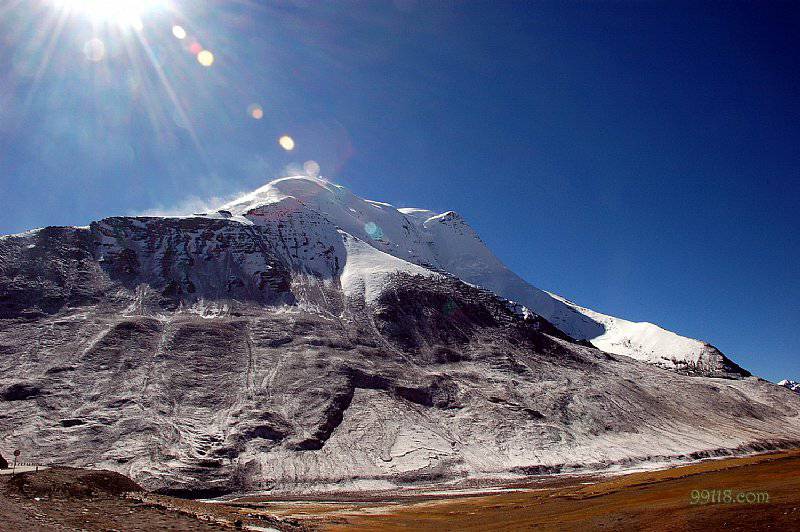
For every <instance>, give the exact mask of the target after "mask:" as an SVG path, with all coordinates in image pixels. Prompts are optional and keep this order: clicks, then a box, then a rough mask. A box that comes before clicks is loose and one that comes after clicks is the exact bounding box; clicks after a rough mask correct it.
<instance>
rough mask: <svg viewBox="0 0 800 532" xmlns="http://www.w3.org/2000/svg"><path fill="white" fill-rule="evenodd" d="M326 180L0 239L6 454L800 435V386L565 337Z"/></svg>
mask: <svg viewBox="0 0 800 532" xmlns="http://www.w3.org/2000/svg"><path fill="white" fill-rule="evenodd" d="M282 183H283V184H282ZM285 186H290V187H296V188H297V190H295V191H294V192H295V194H294V195H292V194H287V193H286V192H287V190H285V189H284V190H283V191H281V190H279V189H280V188H282V187H285ZM317 187H323V184H321V182H318V181H316V180H300V179H294V180H285V181H282V182H280V183H278V185H277V186H273V187H271V189H270V191H268V194H271V195H272V197H270V198H267V199H268V200H267V201H264V198H263V196H264V191H263V190H262V191H261V192H259V193H258V195H260V196H261V197H260V198H259V199H254V198H252V197H251V198H249V199H248V198H245V199H244V200H243V201H242V202H237V203H236V204H234V205H229V206H227V208H225V209H222V210H221V211H220V212H217V213H213V214H211V213H210V214H205V215H202V216H192V217H187V218H136V217H118V218H109V219H106V220H101V221H99V222H96V223H93V224H91V225H90V226H89V227H85V228H75V227H52V228H46V229H42V230H37V231H31V232H29V233H25V234H22V235H13V236H6V237H0V405H2V408H0V445H2V447H3V448H7V449H13V448H19V449H21V450H22V451H23V455H24V456H25V457H27V459H28V460H31V461H41V462H59V463H65V464H72V465H86V464H94V465H98V466H103V467H106V468H112V469H116V470H118V471H120V472H123V473H125V474H128V475H129V476H131V477H132V478H134V479H135V480H136V481H137V482H138V483H140V484H142V485H143V486H145V487H147V488H160V489H169V490H193V491H194V492H195V493H220V492H225V491H229V490H257V489H274V490H282V491H302V490H311V489H316V490H331V489H362V488H363V489H366V488H381V487H390V486H397V485H407V484H414V483H419V482H445V481H454V480H458V479H464V478H486V477H493V478H494V477H498V478H510V477H513V476H515V475H525V474H535V473H542V472H554V471H561V470H570V469H573V468H604V467H609V466H612V465H626V464H631V463H635V462H638V461H642V460H647V461H654V460H655V461H658V460H666V459H668V458H670V457H676V456H693V457H701V456H708V455H711V454H724V453H729V452H734V451H740V452H741V451H746V450H753V449H764V448H771V447H779V446H788V445H796V444H797V443H798V441H800V397H798V395H796V394H793V393H790V392H789V391H788V390H785V389H784V388H782V387H777V386H775V385H773V384H771V383H768V382H766V381H763V380H760V379H757V378H755V377H749V376H747V374H746V372H744V371H741V370H739V369H738V368H737V367H735V366H734V365H730V363H728V362H725V360H726V359H724V358H717V359H716V360H717V362H715V364H716V365H714V366H709V368H710V370H708V371H701V372H698V371H695V372H686V373H679V372H675V371H666V370H664V369H662V368H659V367H657V366H654V365H652V364H649V363H644V362H641V361H639V360H636V359H634V358H630V357H628V356H621V355H617V354H613V353H609V352H605V351H601V350H600V349H597V348H595V347H593V346H592V344H590V343H588V342H586V341H581V342H579V341H576V340H575V339H574V338H573V337H571V336H570V335H568V334H566V333H565V332H562V329H561V328H557V327H556V326H554V325H553V324H552V323H551V321H549V320H547V319H545V318H544V317H542V316H541V315H540V314H537V313H535V312H532V311H531V310H529V309H527V308H524V307H521V306H520V305H519V304H514V303H510V302H509V301H507V300H506V299H502V298H500V297H498V296H497V295H495V294H494V293H492V292H490V291H488V290H485V289H482V288H479V287H476V286H473V285H470V284H466V283H464V282H463V281H462V280H460V279H459V278H458V277H457V276H456V275H453V274H452V272H449V271H448V270H447V269H446V268H444V267H443V266H446V264H443V260H442V259H441V257H443V256H446V257H452V256H453V253H454V252H455V251H457V250H453V251H452V252H445V251H442V246H444V244H443V243H442V242H443V240H441V239H439V240H437V239H433V240H431V237H430V233H425V232H423V231H422V230H421V229H419V227H418V226H417V225H415V222H413V220H411V218H410V217H409V215H407V214H404V213H401V212H400V211H397V210H396V209H393V208H391V207H389V206H386V205H384V204H376V203H369V202H368V204H369V205H370V207H363V205H362V207H363V208H365V209H371V210H369V211H367V212H365V213H362V214H361V216H362V218H360V220H364V219H371V220H376V219H377V220H378V221H367V222H365V223H362V224H361V225H358V224H355V223H354V224H351V225H347V224H346V223H344V222H341V221H337V222H334V221H332V220H331V218H332V217H333V216H331V213H330V212H329V211H330V210H332V208H330V207H325V205H326V203H324V202H323V201H322V200H319V201H318V202H317V203H315V200H314V198H313V196H309V190H312V191H314V190H318V189H317ZM330 187H332V188H330ZM323 188H325V190H327V191H328V192H331V191H332V190H333V191H335V190H338V189H337V188H336V187H335V186H334V185H329V184H324V187H323ZM331 193H332V194H333V193H334V192H331ZM319 194H320V195H325V194H326V193H323V192H319ZM343 194H345V193H343ZM298 196H302V197H303V199H300V198H298ZM326 197H327V196H326ZM348 197H349V196H346V195H345V196H343V197H342V198H341V200H343V201H344V204H345V205H347V204H348V202H350V201H351V200H348V199H347V198H348ZM325 201H327V200H325ZM349 204H350V205H353V203H349ZM334 205H336V204H334ZM356 205H359V204H357V203H356ZM337 208H338V207H337ZM345 208H346V209H350V208H352V209H354V210H355V209H356V208H355V207H353V206H350V207H347V206H346V207H345ZM360 208H361V207H360ZM372 209H374V212H373V210H372ZM375 213H380V214H375ZM368 215H369V216H368ZM390 218H392V219H394V218H396V219H397V221H398V222H399V223H400V225H399V226H395V225H392V224H390V223H388V221H387V220H389V219H390ZM434 218H435V217H434ZM429 219H430V218H426V223H427V220H429ZM441 219H443V220H455V216H453V215H444V216H443V217H442V218H441ZM359 223H360V221H359ZM434 223H440V222H438V221H435V222H434ZM370 224H372V225H370ZM398 227H399V229H398ZM434 227H437V226H434ZM437 230H438V229H437ZM460 230H461V231H463V232H465V233H466V232H467V230H466V229H464V228H463V226H462V229H460ZM431 231H433V229H431ZM447 231H449V229H447ZM403 234H406V237H404V238H405V240H402V241H401V240H400V239H399V237H400V236H402V235H403ZM416 241H418V242H419V246H418V247H414V246H411V245H409V244H412V243H413V242H416ZM398 242H402V244H403V247H405V246H406V245H409V247H408V248H407V249H406V250H405V252H406V253H407V254H408V255H409V257H408V258H409V260H404V259H402V258H400V255H402V253H403V250H402V249H401V247H400V246H399V244H398ZM431 242H433V243H437V242H439V244H437V245H435V246H431V245H430V243H431ZM437 257H438V258H437ZM431 261H434V262H431ZM477 267H478V266H476V268H477ZM554 300H555V299H554ZM715 356H717V355H715ZM718 357H721V355H718ZM706 369H708V368H706ZM198 490H202V491H198Z"/></svg>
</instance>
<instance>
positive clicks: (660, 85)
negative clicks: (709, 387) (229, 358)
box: [0, 0, 800, 380]
mask: <svg viewBox="0 0 800 532" xmlns="http://www.w3.org/2000/svg"><path fill="white" fill-rule="evenodd" d="M15 3H17V2H10V1H8V0H0V6H2V7H0V46H2V48H1V49H0V51H2V53H0V198H2V200H1V203H0V206H1V207H2V208H0V233H2V234H5V233H12V232H19V231H22V230H25V229H28V228H32V227H39V226H44V225H53V224H85V223H87V222H89V221H90V220H93V219H98V218H101V217H103V216H109V215H116V214H130V213H141V212H145V211H148V210H151V209H162V210H170V209H174V208H178V209H191V208H194V207H195V204H197V205H198V206H199V205H200V204H201V203H202V200H205V201H211V202H213V201H214V198H226V197H229V196H230V195H231V194H234V193H236V192H240V191H246V190H249V189H252V188H255V187H257V186H259V185H261V184H263V183H264V182H266V181H268V180H270V179H272V178H274V177H279V176H281V175H283V174H284V173H285V172H286V171H287V169H289V168H291V167H300V165H302V163H303V162H304V161H307V160H311V159H313V160H316V161H318V162H319V164H320V166H321V167H322V174H323V175H324V176H325V177H328V178H329V179H331V180H333V181H337V182H339V183H341V184H344V185H346V186H348V187H349V188H351V189H352V190H353V191H354V192H355V193H357V194H359V195H362V196H365V197H367V198H371V199H378V200H382V201H388V202H391V203H393V204H395V205H397V206H416V207H427V208H431V209H437V210H449V209H453V210H457V211H459V212H460V213H462V214H463V215H464V216H465V217H466V218H467V219H468V220H469V221H470V223H471V224H472V225H473V226H474V227H475V228H476V229H477V230H478V232H479V233H480V234H481V236H482V237H483V239H484V240H485V241H486V242H487V243H488V244H489V245H490V246H491V247H492V249H493V250H494V251H495V252H496V253H497V255H498V256H500V258H502V259H503V260H504V261H505V262H506V263H507V264H508V265H509V266H510V267H511V268H512V269H514V270H515V271H517V272H518V273H519V274H521V275H522V276H523V277H525V278H526V279H528V280H529V281H531V282H532V283H533V284H535V285H536V286H539V287H541V288H545V289H548V290H552V291H555V292H558V293H560V294H562V295H564V296H566V297H568V298H570V299H572V300H574V301H576V302H579V303H581V304H583V305H586V306H589V307H591V308H594V309H596V310H599V311H602V312H606V313H610V314H614V315H618V316H621V317H625V318H628V319H633V320H646V321H652V322H656V323H659V324H661V325H662V326H664V327H667V328H669V329H672V330H675V331H677V332H679V333H682V334H685V335H688V336H692V337H697V338H702V339H705V340H707V341H709V342H711V343H713V344H715V345H716V346H717V347H719V348H720V349H722V350H723V351H724V352H725V353H727V354H728V355H729V356H731V357H732V358H734V359H735V360H736V361H737V362H739V363H741V364H742V365H744V366H745V367H747V368H749V369H751V370H752V371H754V372H755V373H757V374H759V375H761V376H764V377H766V378H769V379H775V380H777V379H780V378H785V377H790V378H791V377H794V378H800V266H798V264H800V236H799V235H800V213H798V211H800V182H799V181H798V180H799V179H800V74H799V72H800V54H798V50H800V4H798V3H796V2H795V3H787V4H777V3H768V2H758V3H752V4H747V3H714V4H715V5H713V6H704V7H698V5H697V4H700V3H698V2H691V3H686V4H679V3H675V2H671V3H669V4H667V3H658V2H636V3H626V2H613V3H612V2H609V3H605V2H584V3H546V2H504V1H499V0H490V1H485V2H478V1H464V2H454V3H451V2H444V1H435V0H396V1H395V2H390V1H389V2H379V1H372V0H370V1H363V2H343V1H337V2H331V3H327V4H325V5H319V3H318V2H315V1H311V0H298V1H281V2H246V1H245V2H243V1H238V2H232V1H227V2H226V1H218V2H200V1H199V0H198V1H189V0H187V1H183V2H180V1H178V0H175V1H174V2H173V6H174V8H175V11H173V12H165V11H163V10H162V11H154V12H152V13H148V14H147V15H145V16H143V23H144V29H143V31H142V34H141V35H142V40H143V41H144V42H147V43H148V44H149V45H150V53H149V54H148V53H147V52H146V51H145V49H144V46H143V44H142V42H141V41H139V40H138V39H136V38H135V37H134V36H133V34H130V32H129V34H128V36H127V37H125V36H123V35H122V34H120V32H118V31H111V30H108V28H106V27H104V26H103V24H95V25H94V27H93V25H92V24H90V23H89V22H88V21H87V19H86V17H84V16H81V15H79V14H74V15H73V16H71V17H69V18H68V19H67V20H66V21H65V23H64V25H63V27H62V29H61V31H60V32H56V31H55V30H54V28H55V27H56V26H57V25H56V24H55V20H54V18H53V16H52V15H53V14H54V8H53V7H52V6H51V5H48V2H47V1H46V0H41V2H37V1H36V0H31V1H30V2H27V1H26V2H21V4H22V5H18V6H16V7H13V4H15ZM48 17H49V18H48ZM173 24H181V25H183V26H184V27H185V28H186V29H187V30H188V32H189V35H190V36H189V38H187V39H186V40H185V41H178V40H177V39H176V38H175V37H173V35H172V33H171V27H172V25H173ZM93 36H94V37H97V38H99V39H101V40H102V41H103V42H104V44H105V48H106V53H105V56H104V57H103V59H102V60H101V61H100V62H97V63H95V62H91V61H88V60H87V58H86V56H85V54H84V43H86V42H87V41H88V40H89V39H91V38H92V37H93ZM191 39H197V40H198V42H199V44H201V45H202V46H204V47H207V48H208V49H210V50H211V51H213V52H214V54H215V56H216V61H215V63H214V64H213V65H212V66H211V67H210V68H204V67H203V66H201V65H200V64H199V63H198V62H197V61H196V60H195V57H194V56H193V55H192V54H191V53H189V52H188V51H186V50H185V49H184V47H186V46H187V45H188V43H189V42H190V41H191ZM48 50H49V53H48ZM45 58H49V61H46V62H45V61H44V59H45ZM153 62H155V64H156V65H159V66H160V69H161V72H162V74H160V75H159V74H158V72H157V69H156V68H154V66H153V65H154V63H153ZM166 85H169V87H170V89H167V88H166ZM170 93H172V94H173V95H174V98H170ZM175 101H177V102H178V103H179V105H180V109H181V110H178V109H177V108H176V106H175V103H174V102H175ZM252 103H258V104H260V105H261V106H262V107H263V109H264V118H263V119H262V120H254V119H252V118H250V117H249V116H248V114H247V108H248V106H249V105H250V104H252ZM284 133H286V134H290V135H291V136H293V137H294V139H295V140H296V142H297V148H296V149H295V150H294V151H293V152H285V151H283V150H282V149H281V148H280V147H279V146H278V144H277V143H276V139H277V138H278V137H279V136H280V135H282V134H284ZM198 208H199V207H198Z"/></svg>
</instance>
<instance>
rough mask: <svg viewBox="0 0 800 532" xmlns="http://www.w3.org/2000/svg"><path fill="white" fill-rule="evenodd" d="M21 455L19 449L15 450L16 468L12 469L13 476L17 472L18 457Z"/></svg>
mask: <svg viewBox="0 0 800 532" xmlns="http://www.w3.org/2000/svg"><path fill="white" fill-rule="evenodd" d="M18 456H19V449H17V450H15V451H14V469H12V470H11V476H12V477H13V476H14V475H15V474H16V473H17V457H18Z"/></svg>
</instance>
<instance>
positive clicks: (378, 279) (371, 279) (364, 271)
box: [339, 232, 440, 303]
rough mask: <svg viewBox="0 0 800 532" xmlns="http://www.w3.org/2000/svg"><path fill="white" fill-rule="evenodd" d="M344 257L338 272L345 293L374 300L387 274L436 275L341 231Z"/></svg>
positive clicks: (436, 274)
mask: <svg viewBox="0 0 800 532" xmlns="http://www.w3.org/2000/svg"><path fill="white" fill-rule="evenodd" d="M341 234H342V237H343V240H344V244H345V249H346V250H347V259H346V262H345V265H344V269H343V271H342V274H341V276H340V277H339V279H340V282H341V284H342V290H343V291H344V293H345V295H347V296H349V297H360V296H363V298H364V300H365V301H366V302H367V303H374V302H375V301H376V300H377V299H378V297H379V296H380V294H381V292H382V291H383V289H384V288H385V286H386V280H387V277H388V276H390V275H392V274H395V273H408V274H411V275H424V276H426V277H439V276H440V275H439V274H438V273H435V272H432V271H431V270H428V269H425V268H422V267H421V266H417V265H416V264H413V263H411V262H408V261H405V260H402V259H398V258H397V257H394V256H392V255H389V254H388V253H384V252H382V251H379V250H377V249H375V248H374V247H372V246H370V245H369V244H367V243H366V242H363V241H362V240H359V239H357V238H353V237H352V236H351V235H348V234H347V233H344V232H341Z"/></svg>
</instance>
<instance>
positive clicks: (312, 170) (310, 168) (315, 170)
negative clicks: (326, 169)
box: [303, 161, 319, 177]
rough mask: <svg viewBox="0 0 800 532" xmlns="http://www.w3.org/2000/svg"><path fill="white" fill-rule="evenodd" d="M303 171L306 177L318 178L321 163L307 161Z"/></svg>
mask: <svg viewBox="0 0 800 532" xmlns="http://www.w3.org/2000/svg"><path fill="white" fill-rule="evenodd" d="M303 170H305V172H306V175H309V176H311V177H317V176H318V175H319V163H317V161H306V162H304V163H303Z"/></svg>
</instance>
